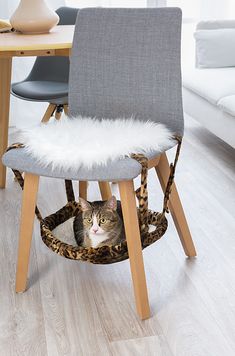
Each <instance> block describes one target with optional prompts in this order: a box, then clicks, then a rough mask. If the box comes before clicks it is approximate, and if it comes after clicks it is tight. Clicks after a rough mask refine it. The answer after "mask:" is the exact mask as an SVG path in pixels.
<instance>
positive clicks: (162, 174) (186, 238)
mask: <svg viewBox="0 0 235 356" xmlns="http://www.w3.org/2000/svg"><path fill="white" fill-rule="evenodd" d="M155 169H156V172H157V175H158V178H159V181H160V184H161V186H162V190H163V191H165V188H166V184H167V180H168V177H169V163H168V160H167V156H166V153H163V154H162V155H161V158H160V160H159V163H158V165H157V166H156V167H155ZM169 209H170V212H171V215H172V218H173V220H174V223H175V227H176V230H177V232H178V234H179V238H180V241H181V243H182V246H183V249H184V252H185V254H186V256H188V257H194V256H196V254H197V253H196V250H195V247H194V243H193V240H192V236H191V234H190V231H189V227H188V224H187V220H186V217H185V214H184V210H183V207H182V204H181V201H180V197H179V194H178V192H177V189H176V185H175V183H173V185H172V190H171V195H170V200H169Z"/></svg>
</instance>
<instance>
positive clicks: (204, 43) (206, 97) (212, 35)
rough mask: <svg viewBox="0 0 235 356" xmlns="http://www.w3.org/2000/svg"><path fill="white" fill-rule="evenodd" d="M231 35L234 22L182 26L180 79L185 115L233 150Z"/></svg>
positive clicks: (234, 59) (234, 42) (234, 52)
mask: <svg viewBox="0 0 235 356" xmlns="http://www.w3.org/2000/svg"><path fill="white" fill-rule="evenodd" d="M187 26H188V25H187ZM195 30H196V32H195ZM193 33H195V34H194V36H195V42H194V40H193ZM234 36H235V20H221V21H201V22H199V23H198V24H197V26H196V28H195V25H191V26H190V27H184V31H183V51H182V63H183V68H182V76H183V103H184V111H185V113H187V114H188V115H189V116H191V117H193V118H194V119H196V120H197V121H199V122H200V123H201V124H202V125H203V126H205V127H206V128H207V129H208V130H210V131H211V132H213V133H214V134H215V135H216V136H218V137H220V138H221V139H222V140H223V141H225V142H227V143H228V144H229V145H230V146H232V147H234V148H235V39H234V38H235V37H234ZM195 45H196V46H195ZM195 49H196V51H195ZM195 59H196V60H195ZM232 63H234V67H229V66H231V64H232ZM195 65H197V66H198V67H199V66H200V67H207V68H195ZM208 67H210V68H208ZM212 67H214V68H212ZM215 67H219V68H215Z"/></svg>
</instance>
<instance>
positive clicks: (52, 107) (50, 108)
mask: <svg viewBox="0 0 235 356" xmlns="http://www.w3.org/2000/svg"><path fill="white" fill-rule="evenodd" d="M55 109H56V105H55V104H49V105H48V107H47V109H46V112H45V114H44V116H43V118H42V120H41V122H48V121H49V120H50V118H51V117H52V115H53V113H54V111H55Z"/></svg>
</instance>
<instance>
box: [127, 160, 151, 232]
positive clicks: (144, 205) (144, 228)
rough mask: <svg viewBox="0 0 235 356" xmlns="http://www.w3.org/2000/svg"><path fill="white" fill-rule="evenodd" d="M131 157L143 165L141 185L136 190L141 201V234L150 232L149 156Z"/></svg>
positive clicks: (139, 212) (139, 211)
mask: <svg viewBox="0 0 235 356" xmlns="http://www.w3.org/2000/svg"><path fill="white" fill-rule="evenodd" d="M131 158H133V159H135V160H136V161H137V162H139V163H140V164H141V166H142V170H141V185H140V187H139V188H138V189H137V190H136V192H135V193H136V196H137V198H138V202H139V209H138V214H139V216H138V218H139V226H140V233H141V236H143V234H145V233H147V232H148V229H149V228H148V189H147V182H148V158H147V157H145V156H144V155H143V154H132V155H131Z"/></svg>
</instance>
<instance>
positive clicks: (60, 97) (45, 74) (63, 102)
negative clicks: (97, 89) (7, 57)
mask: <svg viewBox="0 0 235 356" xmlns="http://www.w3.org/2000/svg"><path fill="white" fill-rule="evenodd" d="M56 12H57V14H58V15H59V17H60V21H59V25H74V24H75V22H76V18H77V13H78V9H76V8H70V7H60V8H59V9H58V10H57V11H56ZM68 79H69V58H68V57H37V59H36V61H35V63H34V65H33V68H32V70H31V72H30V73H29V75H28V76H27V78H25V79H24V80H23V81H21V82H18V83H13V84H12V86H11V93H12V94H13V95H14V96H16V97H18V98H20V99H23V100H28V101H37V102H48V103H49V106H48V108H47V111H46V113H45V115H44V117H43V119H42V121H43V122H46V121H48V120H49V119H50V117H51V116H52V115H53V113H54V112H55V115H56V118H57V119H58V118H59V117H60V115H61V113H62V111H63V109H64V108H65V109H66V107H67V104H68Z"/></svg>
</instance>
